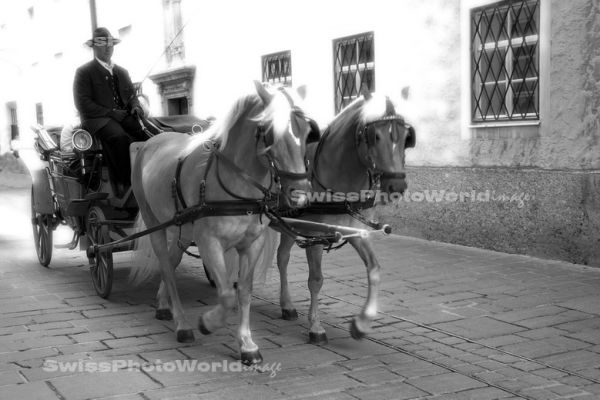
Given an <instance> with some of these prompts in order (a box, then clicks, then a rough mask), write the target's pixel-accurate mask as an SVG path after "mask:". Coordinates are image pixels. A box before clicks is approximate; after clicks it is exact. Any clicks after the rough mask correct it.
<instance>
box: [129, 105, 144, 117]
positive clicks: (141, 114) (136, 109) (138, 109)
mask: <svg viewBox="0 0 600 400" xmlns="http://www.w3.org/2000/svg"><path fill="white" fill-rule="evenodd" d="M131 114H132V115H133V116H135V115H137V116H138V117H139V118H144V109H143V108H142V107H140V106H135V107H133V108H132V109H131Z"/></svg>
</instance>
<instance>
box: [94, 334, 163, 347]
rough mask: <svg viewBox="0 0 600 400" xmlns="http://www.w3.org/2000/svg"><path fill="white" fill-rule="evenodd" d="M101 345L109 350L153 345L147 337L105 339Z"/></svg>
mask: <svg viewBox="0 0 600 400" xmlns="http://www.w3.org/2000/svg"><path fill="white" fill-rule="evenodd" d="M103 343H104V344H105V345H106V346H108V347H109V348H111V349H118V348H120V347H131V346H140V345H143V344H148V343H154V341H153V340H152V339H150V338H148V337H144V336H142V337H128V338H124V339H107V340H104V341H103Z"/></svg>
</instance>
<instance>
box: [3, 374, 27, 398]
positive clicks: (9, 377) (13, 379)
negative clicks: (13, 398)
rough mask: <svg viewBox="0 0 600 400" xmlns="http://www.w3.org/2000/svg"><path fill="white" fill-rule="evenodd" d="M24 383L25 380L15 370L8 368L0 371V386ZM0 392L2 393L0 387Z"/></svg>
mask: <svg viewBox="0 0 600 400" xmlns="http://www.w3.org/2000/svg"><path fill="white" fill-rule="evenodd" d="M19 383H25V380H24V379H23V378H22V377H21V375H20V374H19V372H17V371H15V370H8V371H2V372H0V386H4V385H12V384H19ZM0 393H2V389H1V388H0Z"/></svg>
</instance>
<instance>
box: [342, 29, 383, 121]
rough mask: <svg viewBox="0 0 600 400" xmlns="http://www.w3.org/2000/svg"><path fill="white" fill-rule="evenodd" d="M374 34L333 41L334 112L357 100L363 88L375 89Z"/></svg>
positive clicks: (363, 34) (369, 33)
mask: <svg viewBox="0 0 600 400" xmlns="http://www.w3.org/2000/svg"><path fill="white" fill-rule="evenodd" d="M373 37H374V36H373V32H368V33H362V34H360V35H355V36H349V37H345V38H340V39H336V40H334V41H333V65H334V77H333V80H334V90H335V112H336V113H337V112H339V111H340V110H341V109H342V108H344V107H345V106H347V105H348V104H350V103H351V102H352V100H354V99H356V98H357V97H358V95H359V94H360V91H361V88H363V87H365V88H366V89H368V90H369V91H370V92H372V91H374V90H375V51H374V50H375V49H374V41H373Z"/></svg>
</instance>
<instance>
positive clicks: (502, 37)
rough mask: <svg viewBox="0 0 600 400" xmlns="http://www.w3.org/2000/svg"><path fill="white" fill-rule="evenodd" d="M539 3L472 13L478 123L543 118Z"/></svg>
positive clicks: (497, 5)
mask: <svg viewBox="0 0 600 400" xmlns="http://www.w3.org/2000/svg"><path fill="white" fill-rule="evenodd" d="M538 29H539V0H526V1H515V0H507V1H502V2H499V3H495V4H492V5H489V6H485V7H480V8H476V9H473V10H472V11H471V44H472V48H471V102H472V114H471V116H472V120H473V122H482V121H503V120H537V119H539V45H538V43H539V30H538Z"/></svg>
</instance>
